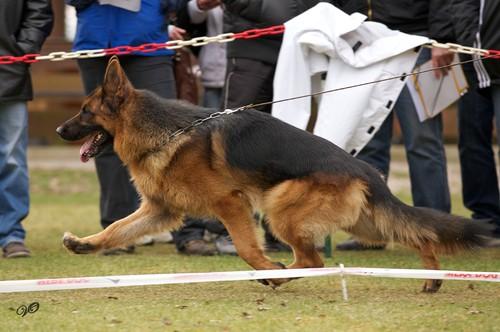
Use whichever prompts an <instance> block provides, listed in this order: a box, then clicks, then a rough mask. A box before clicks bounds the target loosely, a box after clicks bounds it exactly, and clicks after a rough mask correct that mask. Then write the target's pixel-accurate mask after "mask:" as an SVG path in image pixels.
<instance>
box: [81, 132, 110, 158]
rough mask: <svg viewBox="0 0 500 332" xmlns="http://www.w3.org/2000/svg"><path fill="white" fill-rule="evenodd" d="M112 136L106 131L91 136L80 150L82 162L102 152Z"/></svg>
mask: <svg viewBox="0 0 500 332" xmlns="http://www.w3.org/2000/svg"><path fill="white" fill-rule="evenodd" d="M110 137H111V136H110V135H109V134H108V133H106V132H105V131H101V130H100V131H98V132H97V133H95V134H93V135H91V136H89V137H88V138H87V139H86V140H85V142H84V143H83V144H82V147H81V148H80V160H81V161H82V162H84V163H86V162H87V161H89V160H90V158H92V157H95V156H96V155H97V154H99V152H101V150H102V147H103V146H104V145H105V143H106V142H108V141H109V138H110Z"/></svg>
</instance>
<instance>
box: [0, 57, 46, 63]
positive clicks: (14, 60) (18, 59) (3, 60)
mask: <svg viewBox="0 0 500 332" xmlns="http://www.w3.org/2000/svg"><path fill="white" fill-rule="evenodd" d="M39 55H40V54H25V55H22V56H12V55H4V56H0V65H10V64H13V63H17V62H24V63H33V62H38V61H39V60H37V59H36V57H37V56H39Z"/></svg>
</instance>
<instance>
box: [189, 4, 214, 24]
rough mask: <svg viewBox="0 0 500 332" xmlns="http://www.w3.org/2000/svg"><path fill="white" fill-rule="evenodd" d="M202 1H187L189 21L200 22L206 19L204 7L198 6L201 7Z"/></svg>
mask: <svg viewBox="0 0 500 332" xmlns="http://www.w3.org/2000/svg"><path fill="white" fill-rule="evenodd" d="M203 1H204V0H201V3H200V0H190V1H189V2H188V5H187V10H188V15H189V20H190V21H191V23H194V24H200V23H203V22H205V20H206V19H207V12H206V9H202V8H200V6H201V7H203ZM217 2H218V1H217Z"/></svg>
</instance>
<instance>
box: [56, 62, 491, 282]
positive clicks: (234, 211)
mask: <svg viewBox="0 0 500 332" xmlns="http://www.w3.org/2000/svg"><path fill="white" fill-rule="evenodd" d="M213 112H214V110H213V109H206V108H202V107H198V106H195V105H192V104H189V103H185V102H180V101H176V100H166V99H162V98H160V97H158V96H156V95H154V94H153V93H151V92H148V91H144V90H135V89H134V88H133V87H132V85H131V83H130V82H129V80H128V79H127V77H126V75H125V73H124V72H123V70H122V68H121V66H120V64H119V61H118V59H117V58H112V59H111V60H110V62H109V64H108V68H107V70H106V74H105V77H104V80H103V84H102V86H101V87H99V88H97V89H96V90H95V91H94V92H92V93H91V94H90V95H89V96H88V97H87V98H86V100H85V101H84V102H83V106H82V108H81V111H80V112H79V113H78V114H77V115H76V116H74V117H73V118H71V119H69V120H68V121H66V122H65V123H64V124H62V125H61V126H60V127H58V128H57V132H58V133H59V135H60V136H61V137H62V138H63V139H65V140H69V141H74V140H80V139H82V138H86V141H85V142H84V143H83V146H82V148H81V150H80V154H81V160H82V161H84V162H85V161H88V160H89V159H90V158H92V157H93V156H95V155H97V154H98V153H99V152H100V151H101V149H102V147H103V146H104V145H106V144H113V148H114V150H115V151H116V152H117V154H118V155H119V157H120V158H121V160H122V161H123V163H124V164H125V165H126V166H127V167H128V169H129V171H130V173H131V176H132V179H133V182H134V184H135V186H136V188H137V190H138V191H139V193H140V195H141V197H142V200H141V205H140V207H139V209H138V210H137V211H136V212H134V213H132V214H131V215H129V216H128V217H126V218H123V219H121V220H119V221H116V222H115V223H113V224H112V225H111V226H109V227H108V228H106V229H105V230H103V231H101V232H100V233H97V234H95V235H91V236H87V237H84V238H79V237H77V236H75V235H72V234H71V233H65V234H64V238H63V243H64V246H65V247H66V248H67V249H69V250H70V251H72V252H74V253H77V254H87V253H93V252H97V251H99V250H103V249H108V248H114V247H122V246H125V245H128V244H133V243H134V242H135V241H136V240H137V239H138V238H140V237H142V236H144V235H147V234H152V233H156V232H162V231H165V230H172V229H175V228H177V227H179V226H181V225H182V220H183V216H184V215H186V214H187V215H190V216H199V217H214V218H217V219H219V220H221V221H222V223H223V224H224V225H225V227H226V228H227V230H228V231H229V234H230V235H231V238H232V240H233V242H234V245H235V246H236V249H237V252H238V255H239V256H240V257H241V258H243V259H244V260H245V261H246V262H247V263H248V264H249V265H250V266H252V267H253V268H255V269H277V268H279V269H281V268H313V267H315V268H317V267H322V266H323V261H322V259H321V258H320V256H319V254H318V252H317V251H316V249H315V240H317V239H320V238H324V237H325V236H326V235H327V234H329V233H330V232H332V231H334V230H337V229H341V230H344V231H346V232H349V233H351V234H353V235H355V236H356V237H358V238H360V239H362V240H363V241H364V242H367V243H373V244H375V243H386V242H388V241H396V242H398V243H401V244H403V245H405V246H408V247H411V248H414V249H416V250H417V251H418V253H419V254H420V256H421V259H422V261H423V264H424V267H425V268H428V269H439V261H438V254H440V253H454V252H456V251H458V250H459V249H471V248H475V247H480V246H482V245H484V244H486V241H487V238H488V237H489V236H490V234H491V231H490V229H489V227H488V226H487V225H486V224H483V223H480V222H476V221H474V222H472V221H471V220H469V219H466V218H462V217H457V216H452V215H449V214H445V213H442V212H438V211H434V210H431V209H426V208H415V207H411V206H408V205H406V204H404V203H402V202H401V201H400V200H399V199H397V198H396V197H395V196H393V195H392V194H391V192H390V191H389V189H388V188H387V185H386V183H385V182H384V179H383V178H382V176H381V175H380V174H379V173H378V172H377V171H376V170H375V169H374V168H372V167H371V166H370V165H368V164H366V163H364V162H363V161H360V160H357V159H355V158H354V157H352V156H351V155H349V154H348V153H346V152H345V151H343V150H342V149H341V148H339V147H337V146H336V145H334V144H332V143H330V142H329V141H327V140H324V139H322V138H320V137H317V136H314V135H312V134H310V133H308V132H306V131H303V130H300V129H297V128H294V127H293V126H290V125H288V124H286V123H284V122H282V121H280V120H278V119H275V118H273V117H272V116H270V115H268V114H265V113H262V112H259V111H256V110H251V109H248V110H244V111H240V112H235V113H232V114H228V115H223V116H220V117H218V118H214V119H210V120H209V121H206V122H204V123H203V124H202V125H200V126H197V127H192V128H191V129H190V130H188V131H186V132H184V133H182V134H180V135H178V136H174V135H172V133H174V132H176V131H178V130H179V129H182V128H186V127H189V126H191V124H193V122H194V121H196V120H200V119H206V118H207V117H209V116H210V114H212V113H213ZM256 211H260V212H262V213H264V214H265V215H266V219H267V222H268V223H269V226H270V229H271V231H272V232H273V233H274V235H275V236H276V237H277V238H278V239H280V240H281V241H283V242H285V243H287V244H288V245H290V247H291V248H292V249H293V254H294V258H295V259H294V262H293V264H291V265H289V266H286V267H285V266H284V265H282V264H281V263H274V262H271V261H270V260H269V259H268V258H267V257H266V256H265V255H264V252H263V249H262V247H261V244H260V241H259V240H258V237H257V227H256V222H255V220H254V217H253V216H254V213H255V212H256ZM287 281H289V280H288V279H270V280H263V281H262V282H263V283H265V284H268V285H270V286H272V287H277V286H279V285H280V284H282V283H284V282H287ZM440 285H441V281H440V280H427V281H426V282H425V284H424V288H423V290H424V291H425V292H436V291H437V290H438V289H439V287H440Z"/></svg>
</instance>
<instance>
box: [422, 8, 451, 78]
mask: <svg viewBox="0 0 500 332" xmlns="http://www.w3.org/2000/svg"><path fill="white" fill-rule="evenodd" d="M428 22H429V23H428V24H429V26H428V29H429V38H431V39H434V40H437V41H439V42H442V43H447V42H454V41H455V32H454V30H453V18H452V12H451V0H430V1H429V18H428ZM431 54H432V58H431V59H432V66H433V67H442V66H447V65H449V64H451V63H452V62H453V57H454V56H455V54H454V53H453V52H451V51H449V50H446V49H442V48H432V50H431ZM448 70H449V68H443V69H441V70H435V71H434V76H436V78H439V77H440V76H441V74H443V75H446V74H447V72H448Z"/></svg>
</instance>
